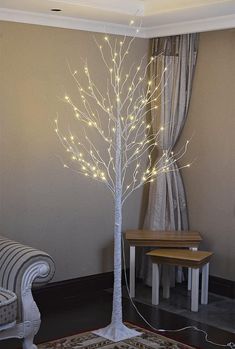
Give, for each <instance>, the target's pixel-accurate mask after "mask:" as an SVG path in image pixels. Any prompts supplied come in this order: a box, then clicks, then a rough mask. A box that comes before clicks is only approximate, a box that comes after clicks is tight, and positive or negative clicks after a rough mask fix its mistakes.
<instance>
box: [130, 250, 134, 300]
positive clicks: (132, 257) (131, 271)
mask: <svg viewBox="0 0 235 349" xmlns="http://www.w3.org/2000/svg"><path fill="white" fill-rule="evenodd" d="M130 297H131V298H134V297H135V246H130Z"/></svg>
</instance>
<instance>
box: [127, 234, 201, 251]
mask: <svg viewBox="0 0 235 349" xmlns="http://www.w3.org/2000/svg"><path fill="white" fill-rule="evenodd" d="M125 238H126V240H127V241H128V242H129V243H130V245H134V246H159V247H198V245H199V243H200V242H201V241H202V236H201V234H200V233H199V232H197V231H191V230H188V231H173V230H172V231H159V230H158V231H156V230H127V231H126V232H125Z"/></svg>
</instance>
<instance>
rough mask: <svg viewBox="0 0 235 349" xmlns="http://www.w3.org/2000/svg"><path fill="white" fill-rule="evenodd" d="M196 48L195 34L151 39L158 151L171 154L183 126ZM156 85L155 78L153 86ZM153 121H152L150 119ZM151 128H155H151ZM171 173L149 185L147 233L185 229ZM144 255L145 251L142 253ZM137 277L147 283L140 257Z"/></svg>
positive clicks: (180, 191) (178, 181)
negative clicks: (157, 105)
mask: <svg viewBox="0 0 235 349" xmlns="http://www.w3.org/2000/svg"><path fill="white" fill-rule="evenodd" d="M197 49H198V34H186V35H177V36H172V37H164V38H157V39H153V41H152V55H155V56H156V55H157V56H158V59H157V60H155V62H154V61H153V63H152V66H151V72H150V73H151V76H152V77H153V76H154V77H155V76H160V75H161V73H162V71H163V69H165V68H166V67H167V73H166V74H164V78H163V79H162V81H161V86H162V93H161V106H160V112H159V114H158V118H159V119H160V124H161V125H163V126H164V129H165V130H164V132H162V133H161V136H160V137H161V138H160V142H158V144H159V152H160V153H161V154H162V153H163V152H172V151H173V150H174V146H175V144H176V143H177V140H178V139H179V136H180V134H181V131H182V128H183V126H184V123H185V120H186V117H187V112H188V107H189V101H190V96H191V90H192V82H193V75H194V70H195V65H196V57H197ZM157 83H159V81H157V78H155V84H157ZM154 119H155V118H153V120H154ZM153 127H154V128H155V127H156V125H153ZM172 170H173V171H169V172H166V173H164V174H163V175H161V176H159V177H158V178H157V181H156V182H153V183H151V185H150V191H149V202H148V208H147V213H146V217H145V223H144V226H145V228H146V229H150V230H187V229H188V218H187V205H186V197H185V191H184V185H183V181H182V177H181V174H180V171H179V169H178V167H177V164H176V163H174V164H173V165H172ZM145 252H146V251H145ZM140 276H142V277H143V276H144V278H145V281H146V283H147V284H151V270H150V264H149V263H147V259H146V258H145V257H144V256H143V259H142V264H141V272H140Z"/></svg>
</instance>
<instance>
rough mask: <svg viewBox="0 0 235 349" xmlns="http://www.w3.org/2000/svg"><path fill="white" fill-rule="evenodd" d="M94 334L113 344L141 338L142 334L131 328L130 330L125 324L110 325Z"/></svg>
mask: <svg viewBox="0 0 235 349" xmlns="http://www.w3.org/2000/svg"><path fill="white" fill-rule="evenodd" d="M92 333H94V334H96V335H97V336H100V337H103V338H106V339H109V340H111V341H112V342H120V341H123V340H125V339H128V338H133V337H136V336H141V334H142V333H141V332H137V331H136V330H133V329H131V328H128V327H127V326H125V325H124V324H123V323H120V324H118V325H117V324H112V323H111V324H110V325H108V326H107V327H104V328H101V329H99V330H97V331H93V332H92Z"/></svg>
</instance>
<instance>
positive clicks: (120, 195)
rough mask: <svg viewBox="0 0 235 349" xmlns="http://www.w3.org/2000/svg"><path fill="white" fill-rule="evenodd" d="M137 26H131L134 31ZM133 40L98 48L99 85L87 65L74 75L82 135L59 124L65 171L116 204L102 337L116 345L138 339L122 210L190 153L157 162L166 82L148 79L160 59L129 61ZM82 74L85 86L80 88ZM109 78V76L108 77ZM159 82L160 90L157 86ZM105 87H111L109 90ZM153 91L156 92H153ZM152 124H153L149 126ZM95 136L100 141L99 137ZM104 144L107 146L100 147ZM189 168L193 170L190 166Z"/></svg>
mask: <svg viewBox="0 0 235 349" xmlns="http://www.w3.org/2000/svg"><path fill="white" fill-rule="evenodd" d="M132 24H133V22H131V25H132ZM133 41H134V38H127V37H124V38H123V40H120V39H118V38H116V39H114V38H109V37H108V36H105V37H104V43H103V44H105V46H104V47H103V45H99V44H98V43H97V42H96V43H97V46H98V50H99V52H100V55H101V57H102V61H103V64H104V68H105V70H106V73H107V81H106V79H105V76H104V78H103V80H102V81H101V82H98V83H97V82H95V81H94V80H93V77H92V74H91V72H90V70H89V67H88V64H87V63H85V65H84V71H82V72H78V71H71V73H72V76H73V78H74V81H75V84H76V86H77V88H78V95H79V96H78V97H79V98H78V100H77V101H76V102H75V100H74V99H73V98H72V97H71V96H69V95H65V101H66V102H67V103H68V104H69V106H70V107H71V109H72V112H73V115H74V118H75V120H76V121H77V122H78V123H79V132H78V133H79V134H77V133H76V132H75V130H74V129H73V130H71V129H70V128H68V129H67V130H65V129H64V127H62V128H61V127H60V122H59V121H58V119H57V120H55V123H56V126H55V131H56V133H57V135H58V137H59V139H60V141H61V143H62V145H63V146H64V148H65V150H66V151H67V152H68V154H69V161H68V162H66V163H65V164H64V167H66V168H71V169H73V170H74V171H76V172H78V173H81V174H83V175H84V176H86V177H89V178H91V179H94V180H96V181H98V182H102V183H103V184H104V185H105V186H106V187H107V188H108V189H109V190H110V192H111V193H112V196H113V199H114V208H115V214H114V287H113V310H112V318H111V323H110V325H109V326H107V327H106V328H104V329H101V330H98V331H96V333H97V334H99V335H100V336H103V337H105V338H108V339H111V340H113V341H119V340H122V339H125V338H130V337H133V336H136V335H138V333H137V332H136V331H134V330H132V329H129V328H127V327H126V326H125V325H124V324H123V319H122V290H121V288H122V282H121V274H122V261H121V259H122V258H121V256H122V246H121V245H122V207H123V204H124V203H125V201H126V200H127V198H128V197H129V196H130V194H131V193H133V192H134V191H135V190H137V189H138V188H139V187H140V186H142V185H143V184H145V183H148V182H151V181H154V180H155V178H156V177H157V176H158V175H159V174H161V173H164V172H166V171H171V165H172V164H173V163H174V162H175V161H176V160H178V159H179V157H181V156H182V155H183V153H184V152H185V151H186V147H187V145H186V146H185V148H184V149H182V151H180V153H179V154H178V156H174V157H173V154H172V153H171V152H169V151H165V152H164V154H162V156H161V157H160V158H159V157H158V158H157V159H156V160H153V157H152V155H153V150H154V149H155V147H156V146H157V142H158V136H159V134H160V132H164V127H167V125H161V126H160V127H159V130H158V131H157V132H154V131H153V128H152V122H153V123H156V121H154V120H151V115H156V114H157V113H153V110H155V109H157V108H158V104H159V99H160V98H159V97H160V95H161V90H162V88H164V87H162V78H163V75H164V74H166V71H167V68H164V69H163V70H162V72H161V76H158V77H157V76H153V77H152V78H151V79H149V67H150V65H151V64H152V63H153V62H154V61H155V59H157V57H150V59H147V58H146V56H145V57H142V58H141V59H140V60H139V64H137V63H136V62H130V60H129V59H128V57H129V51H130V49H131V46H132V43H133ZM81 73H83V74H85V77H86V83H84V82H83V83H82V82H81V75H80V74H81ZM104 75H105V74H104ZM153 79H157V80H158V81H159V84H158V85H157V86H156V84H152V80H153ZM104 86H106V87H105V88H104ZM153 86H154V87H153ZM147 120H148V121H147ZM95 134H96V135H95ZM101 144H102V145H101ZM186 166H189V165H186Z"/></svg>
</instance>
